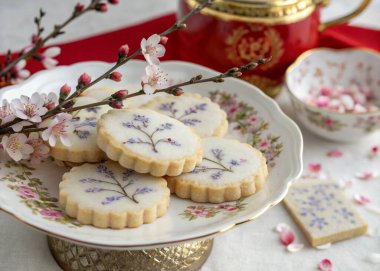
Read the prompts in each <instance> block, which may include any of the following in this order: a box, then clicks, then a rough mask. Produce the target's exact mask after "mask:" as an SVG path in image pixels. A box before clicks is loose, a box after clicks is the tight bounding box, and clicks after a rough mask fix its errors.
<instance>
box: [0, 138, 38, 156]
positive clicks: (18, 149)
mask: <svg viewBox="0 0 380 271" xmlns="http://www.w3.org/2000/svg"><path fill="white" fill-rule="evenodd" d="M26 141H27V137H26V135H24V134H11V135H10V136H9V137H8V136H7V135H5V136H3V138H2V140H1V145H3V148H4V150H5V151H6V152H7V153H8V155H9V156H10V157H11V158H12V159H13V160H15V161H20V160H21V159H28V158H29V156H30V154H31V153H32V152H33V147H32V146H30V145H29V144H26Z"/></svg>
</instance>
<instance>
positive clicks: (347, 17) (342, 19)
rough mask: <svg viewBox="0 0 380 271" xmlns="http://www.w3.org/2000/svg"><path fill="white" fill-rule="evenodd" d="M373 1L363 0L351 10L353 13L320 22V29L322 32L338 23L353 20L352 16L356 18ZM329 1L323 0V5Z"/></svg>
mask: <svg viewBox="0 0 380 271" xmlns="http://www.w3.org/2000/svg"><path fill="white" fill-rule="evenodd" d="M371 1H372V0H363V1H362V2H361V4H360V5H359V6H358V7H357V8H356V9H355V10H354V11H353V12H351V13H349V14H347V15H345V16H343V17H340V18H337V19H334V20H331V21H328V22H325V23H322V24H320V25H319V28H318V30H319V31H320V32H322V31H324V30H326V29H327V28H329V27H330V26H334V25H338V24H343V23H345V22H347V21H349V20H351V19H352V18H355V17H356V16H358V15H359V14H360V13H362V12H363V10H365V9H366V7H367V6H368V5H369V4H370V3H371ZM327 3H328V1H326V0H322V5H323V6H326V5H327Z"/></svg>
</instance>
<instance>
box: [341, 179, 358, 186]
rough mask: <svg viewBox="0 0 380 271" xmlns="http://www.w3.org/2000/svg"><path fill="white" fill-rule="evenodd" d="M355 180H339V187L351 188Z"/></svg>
mask: <svg viewBox="0 0 380 271" xmlns="http://www.w3.org/2000/svg"><path fill="white" fill-rule="evenodd" d="M354 183H355V181H354V180H351V179H348V180H340V181H339V187H341V188H351V187H352V186H353V185H354Z"/></svg>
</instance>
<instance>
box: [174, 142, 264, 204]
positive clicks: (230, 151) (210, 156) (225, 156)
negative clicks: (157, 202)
mask: <svg viewBox="0 0 380 271" xmlns="http://www.w3.org/2000/svg"><path fill="white" fill-rule="evenodd" d="M202 143H203V159H202V163H201V164H200V165H197V166H196V167H195V169H194V170H193V171H191V172H189V173H185V174H181V175H179V176H176V177H167V181H168V186H169V188H170V190H171V192H172V193H175V194H176V195H177V196H178V197H180V198H185V199H191V200H192V201H196V202H211V203H220V202H224V201H232V200H238V199H240V198H241V197H246V196H249V195H252V194H254V193H255V192H256V191H258V190H259V189H261V188H262V186H263V185H264V182H265V180H266V179H267V177H268V169H267V166H266V161H265V158H264V156H263V155H262V154H261V152H260V151H258V150H256V149H255V148H253V147H252V146H250V145H248V144H244V143H240V142H238V141H236V140H231V139H223V138H217V137H211V138H205V139H203V140H202Z"/></svg>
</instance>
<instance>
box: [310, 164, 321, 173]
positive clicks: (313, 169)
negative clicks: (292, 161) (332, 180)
mask: <svg viewBox="0 0 380 271" xmlns="http://www.w3.org/2000/svg"><path fill="white" fill-rule="evenodd" d="M307 167H308V169H309V170H310V171H311V172H315V173H319V172H320V171H321V168H322V166H321V164H318V163H309V164H308V166H307Z"/></svg>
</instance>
